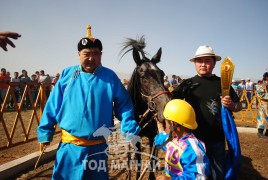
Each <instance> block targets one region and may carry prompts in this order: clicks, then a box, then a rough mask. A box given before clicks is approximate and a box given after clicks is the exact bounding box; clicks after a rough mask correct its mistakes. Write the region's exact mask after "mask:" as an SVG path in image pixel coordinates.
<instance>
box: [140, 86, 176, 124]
mask: <svg viewBox="0 0 268 180" xmlns="http://www.w3.org/2000/svg"><path fill="white" fill-rule="evenodd" d="M162 94H170V95H172V94H171V92H169V91H161V92H159V93H157V94H155V95H154V96H147V95H145V94H143V93H141V95H142V96H144V97H146V98H147V99H148V103H147V104H148V109H147V110H146V111H145V112H144V113H143V114H142V115H139V117H140V118H141V120H140V122H139V125H141V123H142V122H143V120H144V119H146V117H147V115H148V113H149V112H152V113H153V114H154V116H153V117H152V119H151V120H150V121H148V122H147V123H146V124H145V125H144V126H143V127H142V129H143V128H145V127H146V126H147V125H148V124H149V123H150V122H151V121H152V120H153V119H155V120H158V116H157V110H156V103H155V102H154V99H155V98H157V97H158V96H161V95H162Z"/></svg>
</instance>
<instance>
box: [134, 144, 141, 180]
mask: <svg viewBox="0 0 268 180" xmlns="http://www.w3.org/2000/svg"><path fill="white" fill-rule="evenodd" d="M136 148H137V149H136V151H137V153H135V164H136V180H138V179H139V177H140V174H141V172H140V171H141V167H142V161H141V153H140V152H141V143H140V142H137V143H136Z"/></svg>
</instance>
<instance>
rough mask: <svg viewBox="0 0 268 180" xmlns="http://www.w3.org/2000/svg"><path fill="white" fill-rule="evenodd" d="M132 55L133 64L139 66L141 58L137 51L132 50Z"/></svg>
mask: <svg viewBox="0 0 268 180" xmlns="http://www.w3.org/2000/svg"><path fill="white" fill-rule="evenodd" d="M132 54H133V59H134V61H135V63H136V64H137V65H140V64H141V57H140V54H139V51H138V50H137V49H135V48H133V51H132Z"/></svg>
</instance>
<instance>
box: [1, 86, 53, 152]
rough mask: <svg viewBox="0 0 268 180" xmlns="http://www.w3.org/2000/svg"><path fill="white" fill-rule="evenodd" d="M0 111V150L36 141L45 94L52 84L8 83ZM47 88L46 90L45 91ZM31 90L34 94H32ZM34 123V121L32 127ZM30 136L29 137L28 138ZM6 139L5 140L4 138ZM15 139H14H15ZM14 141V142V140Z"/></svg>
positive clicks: (45, 98)
mask: <svg viewBox="0 0 268 180" xmlns="http://www.w3.org/2000/svg"><path fill="white" fill-rule="evenodd" d="M7 84H8V89H7V92H6V95H5V97H4V99H2V104H1V109H0V122H1V124H2V126H0V140H1V141H0V148H1V147H3V144H5V143H6V147H11V146H12V145H15V144H19V143H21V142H28V141H30V140H32V139H36V127H37V126H38V124H39V122H40V117H41V115H42V112H43V109H44V106H45V103H46V100H47V94H46V93H45V92H46V90H50V89H51V88H50V87H52V86H53V85H54V84H53V83H36V82H27V83H23V82H10V83H7ZM46 88H47V89H46ZM33 89H34V90H35V92H34V93H35V94H33ZM34 121H36V123H35V126H34V127H33V124H34ZM30 136H31V137H30ZM4 137H6V138H4ZM15 137H16V139H15ZM14 139H15V140H14Z"/></svg>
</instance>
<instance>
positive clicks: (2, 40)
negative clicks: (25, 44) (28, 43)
mask: <svg viewBox="0 0 268 180" xmlns="http://www.w3.org/2000/svg"><path fill="white" fill-rule="evenodd" d="M19 37H21V35H20V34H18V33H16V32H0V47H1V48H3V49H4V50H5V51H7V45H8V44H9V45H10V46H11V47H13V48H15V47H16V46H15V44H14V43H13V42H12V41H11V40H10V39H9V38H13V39H18V38H19Z"/></svg>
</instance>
